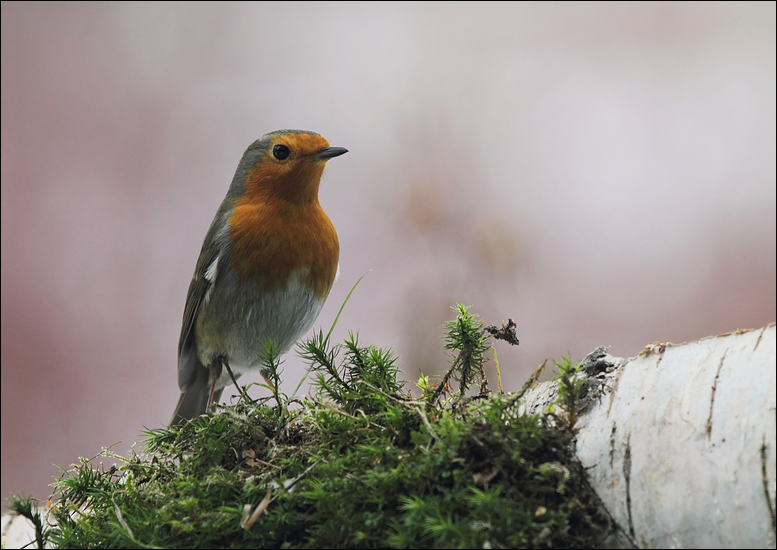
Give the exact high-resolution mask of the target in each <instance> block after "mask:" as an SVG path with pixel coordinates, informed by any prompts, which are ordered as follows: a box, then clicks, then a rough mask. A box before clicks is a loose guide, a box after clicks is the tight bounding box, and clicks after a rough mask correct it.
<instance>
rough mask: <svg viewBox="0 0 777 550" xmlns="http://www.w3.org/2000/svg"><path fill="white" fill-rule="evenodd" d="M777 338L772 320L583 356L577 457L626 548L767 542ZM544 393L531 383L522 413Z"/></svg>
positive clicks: (548, 393) (549, 389)
mask: <svg viewBox="0 0 777 550" xmlns="http://www.w3.org/2000/svg"><path fill="white" fill-rule="evenodd" d="M776 345H777V343H776V342H775V325H774V324H771V325H769V326H767V327H765V328H763V329H759V330H746V331H738V332H733V333H729V334H722V335H720V336H713V337H709V338H704V339H702V340H697V341H695V342H686V343H684V344H676V345H675V344H650V345H649V346H648V347H646V348H645V350H643V352H642V353H640V354H639V355H638V356H637V357H632V358H629V359H622V358H616V357H612V356H610V355H607V354H606V351H607V348H599V349H597V350H596V351H595V352H594V353H592V354H591V355H589V356H588V357H586V359H585V360H584V361H583V367H584V371H585V376H586V388H585V389H586V392H585V398H584V399H585V402H586V403H585V405H584V409H583V412H582V413H581V416H580V419H579V420H578V423H577V426H576V427H577V428H578V429H579V432H578V434H577V441H576V445H577V447H576V452H577V456H578V458H579V459H580V461H581V463H582V464H583V466H584V467H585V468H586V471H587V472H588V475H589V478H590V481H591V484H592V486H593V488H594V490H595V491H596V492H597V493H598V495H599V497H600V498H601V500H602V502H603V503H604V505H605V506H606V507H607V509H608V511H609V512H610V514H611V515H612V517H613V519H614V520H615V521H616V522H617V523H618V524H619V526H620V527H621V529H622V530H623V532H624V533H625V534H627V535H628V536H629V537H630V538H631V541H632V542H633V543H634V544H635V545H636V546H638V547H640V548H774V547H775V490H776V489H777V482H776V481H775V463H776V461H775V452H776V451H777V449H776V448H775V433H776V431H777V423H776V421H775V415H776V409H775V407H776V406H777V404H776V403H775V401H776V398H775V394H776V393H777V391H776V390H775V384H776V382H775V366H776V363H777V358H776V353H775V347H776ZM555 396H556V385H555V383H554V382H545V383H542V384H538V385H537V386H536V387H535V388H532V390H530V392H529V393H527V395H526V396H525V397H524V399H523V407H524V408H525V409H524V410H529V411H530V412H542V411H543V410H544V409H545V407H547V405H548V404H550V403H553V401H554V400H555ZM616 544H617V543H616Z"/></svg>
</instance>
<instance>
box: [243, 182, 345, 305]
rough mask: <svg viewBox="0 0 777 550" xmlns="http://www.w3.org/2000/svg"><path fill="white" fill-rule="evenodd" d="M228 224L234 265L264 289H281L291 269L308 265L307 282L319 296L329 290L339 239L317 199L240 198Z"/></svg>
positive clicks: (306, 267) (300, 268)
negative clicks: (290, 200)
mask: <svg viewBox="0 0 777 550" xmlns="http://www.w3.org/2000/svg"><path fill="white" fill-rule="evenodd" d="M229 228H230V249H231V259H230V267H231V268H232V269H233V270H234V271H235V273H236V274H237V276H238V278H240V279H241V280H247V279H255V280H256V281H257V282H258V283H259V284H260V287H261V288H262V289H267V290H277V289H280V288H282V287H283V286H284V285H285V284H286V282H287V281H288V280H289V277H290V275H291V274H292V272H294V271H296V270H306V269H307V270H308V271H307V273H306V274H304V275H303V279H302V280H303V283H304V284H306V285H307V286H308V288H310V289H311V290H312V291H313V292H314V293H315V294H316V296H317V297H319V298H322V299H323V298H324V297H326V295H327V294H328V293H329V290H330V288H331V287H332V283H333V282H334V278H335V273H336V271H337V261H338V257H339V254H340V244H339V242H338V240H337V233H336V232H335V228H334V225H332V222H331V221H330V219H329V216H327V215H326V212H324V210H323V208H321V205H320V204H319V202H318V200H317V199H316V200H313V201H310V202H308V203H306V204H299V203H291V202H288V201H284V200H278V199H275V198H273V197H265V200H264V201H262V202H257V201H256V200H244V201H237V203H236V204H235V209H234V211H233V213H232V217H231V218H230V220H229ZM303 273H304V271H303Z"/></svg>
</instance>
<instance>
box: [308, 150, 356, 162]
mask: <svg viewBox="0 0 777 550" xmlns="http://www.w3.org/2000/svg"><path fill="white" fill-rule="evenodd" d="M347 152H348V149H346V148H345V147H322V148H321V150H320V151H319V152H318V153H315V154H313V155H311V158H313V159H316V160H329V159H331V158H334V157H339V156H340V155H344V154H346V153H347Z"/></svg>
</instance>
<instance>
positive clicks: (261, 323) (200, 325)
mask: <svg viewBox="0 0 777 550" xmlns="http://www.w3.org/2000/svg"><path fill="white" fill-rule="evenodd" d="M219 283H221V284H216V285H214V286H213V287H212V289H211V290H212V293H211V295H210V296H209V299H208V300H207V302H206V303H204V304H203V306H202V310H201V311H200V314H199V315H198V318H197V353H198V355H199V358H200V361H202V363H203V364H204V365H210V364H211V363H212V361H214V360H215V359H216V358H217V357H224V358H225V359H226V361H227V363H228V364H229V366H230V368H231V369H232V372H233V373H234V374H235V376H239V375H240V374H244V373H246V372H249V371H252V370H259V369H261V367H262V365H263V357H264V354H265V350H266V342H267V341H268V340H272V341H273V342H274V344H275V348H276V349H277V350H278V351H279V352H280V353H281V354H284V353H286V352H287V351H289V349H290V348H291V347H292V346H293V345H294V343H295V342H296V341H297V340H299V339H300V338H301V337H302V336H303V335H304V334H305V333H306V332H307V331H308V330H309V329H310V327H312V326H313V323H314V322H315V320H316V318H317V317H318V314H319V313H320V312H321V308H322V306H323V305H324V300H325V299H326V297H324V299H319V298H317V297H316V296H315V294H314V293H313V292H312V291H311V290H310V289H308V288H307V287H306V286H305V285H303V284H301V283H300V282H299V277H293V278H292V280H291V281H290V282H289V283H287V285H286V286H285V287H284V288H281V289H279V290H277V291H273V292H263V293H261V294H260V295H258V296H257V293H255V292H254V291H253V289H251V288H246V285H237V284H235V281H234V280H221V281H219ZM215 304H219V307H216V306H215ZM229 383H230V379H229V374H228V373H227V372H226V369H225V370H224V371H223V372H222V374H221V377H220V378H219V380H218V382H217V383H216V388H217V389H218V388H222V387H224V386H227V385H228V384H229Z"/></svg>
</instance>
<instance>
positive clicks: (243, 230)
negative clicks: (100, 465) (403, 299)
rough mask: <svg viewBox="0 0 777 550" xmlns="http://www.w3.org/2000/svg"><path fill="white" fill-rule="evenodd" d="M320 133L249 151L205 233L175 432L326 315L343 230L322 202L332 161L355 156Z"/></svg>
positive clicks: (186, 330) (183, 343)
mask: <svg viewBox="0 0 777 550" xmlns="http://www.w3.org/2000/svg"><path fill="white" fill-rule="evenodd" d="M347 152H348V150H347V149H344V148H342V147H330V146H329V142H328V141H327V140H326V139H324V138H323V137H321V136H320V135H318V134H316V133H313V132H304V131H301V130H278V131H277V132H271V133H269V134H266V135H264V136H262V137H261V138H259V139H258V140H256V141H255V142H254V143H252V144H251V146H250V147H249V148H248V149H247V150H246V152H245V153H243V158H242V159H240V164H238V166H237V171H236V172H235V177H234V178H233V179H232V184H231V185H230V186H229V190H228V191H227V196H226V197H225V198H224V201H223V202H222V203H221V206H220V207H219V209H218V211H217V212H216V217H215V218H214V219H213V222H212V223H211V224H210V229H208V233H207V234H206V235H205V242H204V243H203V244H202V250H201V251H200V257H199V258H198V259H197V267H196V268H195V270H194V276H193V277H192V282H191V284H190V285H189V292H188V294H187V296H186V307H185V308H184V312H183V326H182V327H181V337H180V340H179V341H178V386H179V387H180V388H181V397H180V399H179V400H178V405H177V406H176V408H175V414H174V415H173V419H172V420H171V421H170V424H171V425H175V424H180V423H183V422H185V421H186V420H189V419H191V418H194V417H196V416H199V415H201V414H204V413H205V412H206V411H207V410H208V409H209V408H210V405H211V403H212V402H213V401H214V400H216V401H218V400H219V398H220V397H221V392H222V391H223V390H224V388H225V387H226V386H227V385H229V383H230V381H231V378H230V377H229V373H228V372H227V370H226V369H224V368H223V367H224V365H228V366H229V367H230V369H231V370H232V372H233V373H234V375H235V376H236V377H237V376H240V375H241V374H243V373H245V372H248V371H251V370H259V371H260V372H261V373H262V375H263V376H264V377H265V380H267V377H266V374H267V373H266V372H262V369H263V368H264V367H263V360H264V359H265V357H264V352H265V350H266V349H267V348H266V345H267V342H268V340H271V341H272V342H273V344H274V346H275V349H277V350H278V351H279V352H280V353H286V352H287V351H288V350H289V349H290V348H291V346H292V345H294V343H295V342H296V341H297V340H298V339H299V338H300V337H302V335H303V334H305V333H306V332H307V331H308V329H310V327H311V326H312V325H313V322H314V321H315V320H316V317H318V314H319V312H320V311H321V307H322V306H323V305H324V301H325V300H326V297H327V295H328V294H329V290H330V289H331V288H332V283H333V282H334V281H335V278H336V277H337V273H338V271H339V265H338V258H339V255H340V244H339V242H338V240H337V233H336V232H335V228H334V226H333V225H332V222H331V221H330V220H329V217H328V216H327V215H326V213H325V212H324V210H323V209H322V208H321V204H319V202H318V186H319V183H320V182H321V175H322V174H323V173H324V167H325V166H326V162H327V161H328V160H329V159H331V158H334V157H337V156H340V155H342V154H344V153H347Z"/></svg>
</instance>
